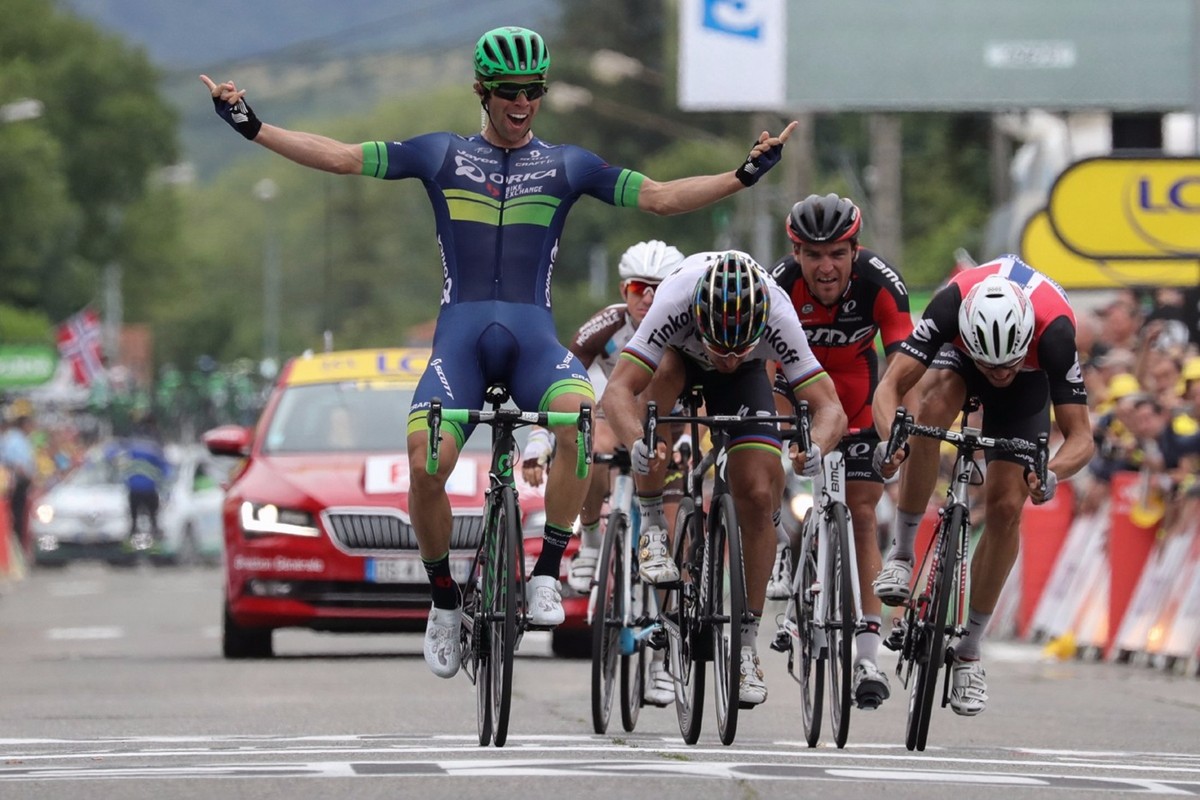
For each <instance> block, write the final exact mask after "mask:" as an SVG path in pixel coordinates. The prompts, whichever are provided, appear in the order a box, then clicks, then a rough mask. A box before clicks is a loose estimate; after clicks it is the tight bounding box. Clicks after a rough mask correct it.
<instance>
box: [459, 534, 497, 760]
mask: <svg viewBox="0 0 1200 800" xmlns="http://www.w3.org/2000/svg"><path fill="white" fill-rule="evenodd" d="M490 569H491V554H490V553H489V552H488V549H487V548H486V547H485V548H483V549H481V551H480V555H479V557H478V559H477V562H476V564H475V569H474V573H473V577H472V580H471V584H470V585H469V586H468V587H467V592H466V596H465V597H464V598H463V618H464V621H469V622H468V623H467V624H464V625H463V636H464V637H465V638H466V641H465V643H464V645H463V655H464V657H465V658H466V663H465V664H464V666H465V667H466V668H467V674H468V675H470V676H471V680H472V681H474V682H475V719H476V724H477V726H478V730H479V746H480V747H487V746H488V745H489V744H491V743H492V659H491V650H492V649H491V644H490V635H491V631H490V627H491V626H489V625H488V624H487V615H488V609H487V604H486V602H485V601H484V593H483V592H484V587H485V586H486V585H487V580H486V578H485V577H484V576H485V575H487V574H488V571H489V570H490Z"/></svg>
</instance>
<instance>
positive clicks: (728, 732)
mask: <svg viewBox="0 0 1200 800" xmlns="http://www.w3.org/2000/svg"><path fill="white" fill-rule="evenodd" d="M714 506H715V508H714V509H713V513H712V515H711V516H710V517H709V534H708V552H707V558H706V559H705V564H706V567H705V568H706V570H707V572H708V584H707V585H708V587H709V598H710V607H709V610H710V612H711V625H712V641H713V676H714V678H713V680H714V682H715V683H716V692H715V697H716V701H717V732H718V733H719V734H720V737H721V744H726V745H728V744H733V737H734V736H736V735H737V722H738V709H739V708H741V699H740V688H741V675H742V671H741V660H742V618H743V616H745V613H746V573H745V570H744V569H743V565H742V537H741V532H740V531H739V530H738V522H737V512H736V511H734V508H733V497H732V496H731V495H728V494H725V495H722V496H721V497H720V498H719V500H718V502H717V503H715V504H714Z"/></svg>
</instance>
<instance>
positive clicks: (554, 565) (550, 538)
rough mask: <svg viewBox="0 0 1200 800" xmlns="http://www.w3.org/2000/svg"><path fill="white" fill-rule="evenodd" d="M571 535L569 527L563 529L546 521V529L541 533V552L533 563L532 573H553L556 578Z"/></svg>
mask: <svg viewBox="0 0 1200 800" xmlns="http://www.w3.org/2000/svg"><path fill="white" fill-rule="evenodd" d="M572 535H573V534H572V532H571V531H570V530H569V529H566V530H564V529H563V528H560V527H558V526H557V525H551V524H550V523H549V522H547V523H546V530H545V532H544V533H543V534H542V554H541V555H539V556H538V560H537V563H536V564H534V565H533V572H532V574H533V575H553V576H554V577H556V578H557V577H558V573H559V570H560V569H561V568H562V557H563V551H564V550H566V549H567V545H568V544H570V542H571V536H572Z"/></svg>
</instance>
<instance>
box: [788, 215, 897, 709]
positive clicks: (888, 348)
mask: <svg viewBox="0 0 1200 800" xmlns="http://www.w3.org/2000/svg"><path fill="white" fill-rule="evenodd" d="M785 227H786V228H787V234H788V238H790V239H791V240H792V253H791V255H788V256H784V257H783V258H782V259H781V260H780V261H779V263H778V264H776V265H775V267H774V269H772V270H771V277H773V278H775V280H776V282H777V283H779V285H780V287H782V288H783V290H784V291H785V292H787V293H788V296H789V297H790V298H791V301H792V305H793V306H794V307H795V309H796V314H797V315H798V316H799V317H800V322H801V323H802V324H803V325H804V333H805V334H806V335H807V336H808V343H809V345H810V346H811V347H812V350H813V354H814V355H816V357H817V360H818V361H820V362H821V365H822V366H824V367H825V371H826V372H827V373H829V377H830V378H832V379H833V385H834V387H835V388H836V389H837V394H838V398H839V399H840V400H841V402H842V409H843V410H845V412H846V417H847V419H848V423H849V426H850V428H851V429H852V430H857V431H858V432H857V433H854V434H851V435H850V436H848V437H847V438H846V439H845V440H844V444H843V449H844V450H845V453H846V505H847V506H848V507H849V509H850V517H851V519H852V521H853V528H854V552H855V555H856V557H857V561H858V580H859V590H860V595H861V597H862V610H863V621H864V622H865V623H866V627H865V629H864V630H860V631H859V633H858V634H857V635H856V636H855V637H854V649H855V656H856V657H855V665H854V678H853V684H852V692H853V696H854V700H855V702H856V703H857V704H858V707H859V708H866V709H870V708H876V707H877V706H878V705H879V704H880V703H882V702H883V701H884V700H886V699H887V698H888V696H889V695H890V693H891V690H890V688H889V686H888V680H887V675H886V674H884V672H883V671H882V670H880V669H879V665H878V658H879V644H880V641H881V638H880V632H879V629H880V625H881V624H882V622H883V617H882V613H881V612H882V608H881V605H880V602H879V599H878V598H877V597H875V595H874V594H872V592H871V582H872V581H874V580H875V576H876V575H877V574H878V573H879V567H880V561H881V557H880V553H879V541H878V539H877V530H878V526H877V523H876V519H875V507H876V506H877V505H878V504H879V499H880V497H882V496H883V476H882V475H880V474H879V471H878V470H877V469H875V468H874V466H873V465H872V454H873V451H874V448H875V445H876V443H878V442H879V436H878V435H877V434H876V433H875V426H874V424H873V423H872V418H871V395H872V394H873V393H874V392H875V387H876V385H877V384H878V383H879V372H880V369H879V359H878V356H877V355H876V353H875V335H876V333H878V334H880V336H881V337H882V340H883V350H884V353H885V355H886V357H887V361H888V363H889V364H890V363H891V362H892V361H893V360H894V359H895V356H896V354H897V352H899V350H900V343H901V342H902V341H904V338H905V337H906V336H908V335H909V334H910V333H912V330H913V324H912V316H911V315H910V314H909V310H908V288H907V287H906V286H905V285H904V279H903V278H901V277H900V273H899V272H898V271H897V270H896V269H895V268H894V267H892V266H891V265H890V264H888V263H887V262H886V261H884V260H883V258H882V257H880V256H879V255H877V254H875V253H874V252H872V251H870V250H868V249H866V248H865V247H860V246H859V244H858V236H859V233H860V232H861V230H862V212H861V211H860V210H859V209H858V206H856V205H855V204H854V203H853V201H851V200H850V199H849V198H845V197H839V196H838V195H836V194H827V195H825V196H820V195H815V194H814V195H809V196H808V197H807V198H805V199H804V200H801V201H800V202H799V203H796V205H794V206H792V210H791V212H790V213H789V214H788V216H787V222H786V226H785ZM775 391H776V399H777V405H778V406H779V413H781V414H788V413H792V410H793V403H792V399H791V392H790V391H789V390H788V387H787V384H786V382H785V381H783V380H782V375H780V380H779V381H778V382H777V383H776V386H775ZM785 535H786V534H785ZM790 544H791V543H790V542H786V541H784V542H781V543H780V546H779V551H778V553H777V554H776V558H775V567H774V568H773V569H772V571H771V582H770V583H768V584H767V597H770V598H772V599H776V600H782V599H786V598H787V596H788V595H789V594H790V593H791V588H792V586H791V585H792V575H791V568H792V548H791V547H790Z"/></svg>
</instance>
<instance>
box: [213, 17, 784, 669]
mask: <svg viewBox="0 0 1200 800" xmlns="http://www.w3.org/2000/svg"><path fill="white" fill-rule="evenodd" d="M549 67H550V55H549V52H548V50H547V48H546V43H545V42H544V41H543V40H542V37H541V36H539V35H538V34H537V33H535V32H533V31H530V30H527V29H525V28H517V27H507V28H496V29H494V30H491V31H488V32H487V33H485V34H484V35H483V36H482V37H481V38H480V39H479V41H478V43H477V44H476V47H475V56H474V68H475V83H474V90H475V94H476V96H477V97H478V98H479V102H480V105H481V107H482V109H483V116H484V125H483V130H482V132H481V133H479V134H476V135H474V136H466V137H465V136H459V135H457V134H453V133H445V132H443V133H430V134H425V135H423V136H417V137H415V138H413V139H409V140H407V141H404V142H384V141H373V142H365V143H362V144H347V143H343V142H339V141H336V140H333V139H330V138H327V137H324V136H318V135H316V134H311V133H303V132H299V131H291V130H287V129H284V128H281V127H278V126H275V125H269V124H266V123H263V122H261V121H260V120H259V119H258V117H257V115H255V113H254V111H253V110H252V109H251V108H250V106H249V105H248V104H247V103H246V101H245V98H244V94H245V91H244V90H239V89H238V88H237V87H236V86H235V85H234V84H233V83H232V82H224V83H216V82H214V81H212V80H211V79H209V78H208V76H205V75H202V76H200V77H201V80H202V81H203V82H204V84H205V86H206V87H207V88H208V90H209V92H210V93H211V95H212V99H213V103H214V106H215V108H216V111H217V114H218V115H219V116H220V117H221V118H222V119H223V120H225V121H226V122H227V123H228V124H229V125H230V126H232V127H233V128H234V129H235V130H237V132H238V133H240V134H241V135H242V136H244V137H245V138H247V139H249V140H251V141H254V142H256V143H258V144H261V145H262V146H263V147H266V148H267V149H268V150H271V151H273V152H275V153H278V154H279V155H282V156H284V157H285V158H288V159H290V160H292V161H295V162H297V163H299V164H301V165H303V166H306V167H312V168H315V169H321V170H325V171H327V172H334V173H339V174H348V175H367V176H371V177H376V178H383V179H388V180H397V179H402V178H418V179H419V180H420V181H421V182H422V183H423V184H424V185H425V189H426V192H427V193H428V195H429V200H430V203H431V205H432V207H433V212H434V219H435V223H436V227H437V239H438V246H439V248H440V250H441V257H442V273H443V275H442V298H441V309H440V312H439V315H438V322H437V329H436V331H435V333H434V343H433V353H432V356H431V358H430V361H429V367H428V368H427V369H426V371H425V374H424V375H423V376H422V378H421V380H420V383H419V384H418V386H417V390H416V393H415V395H414V398H413V405H412V408H411V410H410V414H409V418H408V457H409V479H410V481H411V484H410V489H409V502H410V509H409V512H410V515H411V518H412V523H413V528H414V530H415V532H416V535H417V541H418V545H419V549H420V552H421V557H422V559H423V560H424V562H425V568H426V571H427V573H428V575H429V580H430V583H431V586H432V595H433V609H432V611H431V612H430V615H429V621H428V624H427V627H426V631H425V660H426V662H427V663H428V665H429V667H430V669H431V670H432V671H433V672H434V674H436V675H439V676H441V677H446V678H448V677H451V676H452V675H454V674H455V673H456V672H457V671H458V668H459V661H460V652H459V650H460V648H459V625H460V621H461V598H460V596H459V589H458V586H457V585H456V584H455V582H454V580H453V579H452V578H451V576H450V563H449V545H450V533H451V527H452V524H453V518H452V516H451V511H450V503H449V499H448V497H447V495H446V480H447V478H448V477H449V476H450V474H451V472H452V471H453V469H454V465H455V463H456V462H457V460H458V451H459V449H460V448H461V447H462V444H463V442H464V441H465V440H466V438H467V437H468V436H470V434H471V429H470V428H469V427H466V426H464V427H459V426H457V425H453V424H446V425H445V426H444V428H443V435H444V436H445V438H446V441H445V442H444V443H443V445H442V451H441V454H442V456H441V459H440V462H439V463H440V467H439V469H438V472H437V474H436V475H432V476H431V475H427V474H426V472H425V468H424V464H425V450H426V444H427V440H428V431H427V428H426V412H427V411H428V409H429V406H430V401H431V400H432V399H433V398H434V397H441V398H442V399H443V400H444V401H445V402H447V403H449V404H453V405H455V406H458V407H469V408H479V407H482V405H483V400H484V391H485V390H486V388H487V386H488V385H489V384H491V383H496V382H503V383H505V384H507V386H508V389H509V391H510V393H511V395H512V398H513V401H514V402H515V403H516V404H517V405H518V406H520V407H522V408H528V409H531V410H532V409H538V410H551V411H565V412H573V411H578V410H579V409H580V407H581V405H582V404H583V403H586V402H590V401H591V400H592V399H593V392H592V387H591V385H590V384H589V383H588V380H587V374H586V371H585V370H584V368H583V365H582V364H580V363H579V359H578V358H576V357H575V356H573V355H571V354H570V353H569V352H568V351H567V350H566V348H564V347H563V346H562V345H561V344H560V343H559V341H558V338H557V336H556V335H555V329H554V322H553V318H552V315H551V304H550V276H551V273H552V271H553V267H554V259H555V256H556V255H557V253H558V247H559V240H560V235H561V233H562V229H563V224H564V222H565V220H566V216H567V213H568V212H569V211H570V209H571V207H572V206H573V205H574V203H575V201H576V200H578V199H579V198H580V197H582V196H583V195H590V196H592V197H595V198H597V199H599V200H603V201H604V202H606V203H609V204H611V205H618V206H630V207H636V208H640V209H642V210H644V211H649V212H651V213H654V214H673V213H680V212H684V211H691V210H694V209H697V208H700V207H702V206H706V205H708V204H710V203H713V202H715V201H717V200H720V199H722V198H724V197H728V196H729V195H732V194H734V193H735V192H737V191H739V190H740V189H742V188H745V187H746V186H750V185H752V184H754V183H755V182H756V181H757V180H758V179H759V178H760V177H761V176H762V175H763V174H764V173H765V172H766V171H767V170H768V169H770V168H771V167H772V166H773V165H774V164H776V163H777V162H778V161H779V158H780V157H781V154H782V147H783V143H784V142H785V141H786V140H787V138H788V137H789V136H790V135H791V132H792V130H793V129H794V128H795V125H796V123H794V122H793V123H791V124H790V125H789V126H788V127H787V128H786V129H785V130H784V131H783V132H782V133H780V134H779V135H778V136H771V135H770V134H769V133H768V132H767V131H763V132H762V134H761V135H760V136H759V138H758V141H757V142H756V143H755V144H754V146H753V147H752V149H751V151H750V153H749V155H748V156H747V158H746V161H745V162H744V163H743V164H742V165H741V166H739V167H738V168H737V169H736V170H730V171H729V172H726V173H721V174H718V175H703V176H694V177H689V178H680V179H677V180H673V181H667V182H663V183H660V182H658V181H653V180H651V179H650V178H647V177H646V176H644V175H642V174H640V173H638V172H635V171H633V170H629V169H621V168H619V167H614V166H610V165H609V164H607V163H605V162H604V161H603V160H602V159H601V158H600V157H599V156H596V155H594V154H592V153H590V152H588V151H586V150H583V149H582V148H579V147H575V146H572V145H555V144H550V143H548V142H545V141H543V140H541V139H539V138H537V137H536V136H534V134H533V130H532V125H533V120H534V118H535V117H536V116H537V113H538V110H539V109H540V107H541V102H542V96H543V95H544V94H545V93H546V91H547V90H548V87H547V84H546V74H547V70H548V69H549ZM559 447H560V448H561V450H562V452H560V456H562V457H561V458H558V459H556V460H555V462H554V464H553V465H552V466H551V469H550V475H549V478H548V489H549V490H548V491H547V493H546V529H545V536H544V541H543V544H542V551H541V555H540V556H539V558H538V560H537V563H536V564H535V565H534V567H533V570H532V577H531V579H530V581H529V583H528V585H527V587H526V593H527V596H528V602H527V607H528V612H529V618H530V622H531V623H532V624H534V625H538V626H551V625H557V624H558V623H560V622H562V620H563V608H562V598H561V596H560V587H559V584H558V578H557V576H558V573H559V568H560V565H561V560H562V554H563V551H564V549H565V548H566V546H567V543H568V542H569V541H570V536H571V525H572V523H573V521H574V519H575V517H576V515H577V514H578V512H579V508H580V504H581V503H582V500H583V495H584V492H585V491H586V489H587V485H586V483H585V479H581V478H577V477H576V476H575V474H574V464H575V453H574V449H575V447H576V445H575V438H574V437H573V436H570V435H563V436H560V437H559Z"/></svg>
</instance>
